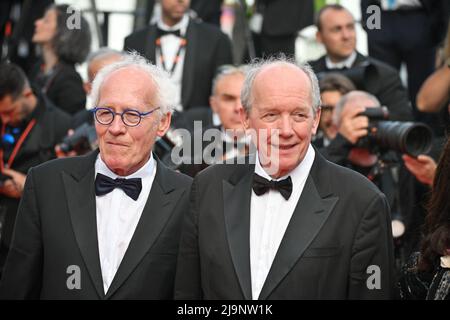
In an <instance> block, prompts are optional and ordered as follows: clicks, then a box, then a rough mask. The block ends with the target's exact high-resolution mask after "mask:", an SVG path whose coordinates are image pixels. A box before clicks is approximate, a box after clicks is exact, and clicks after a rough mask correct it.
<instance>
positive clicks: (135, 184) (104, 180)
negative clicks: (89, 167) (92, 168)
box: [95, 173, 142, 201]
mask: <svg viewBox="0 0 450 320" xmlns="http://www.w3.org/2000/svg"><path fill="white" fill-rule="evenodd" d="M115 188H120V189H122V190H123V191H124V192H125V193H126V195H127V196H129V197H130V198H131V199H133V200H134V201H136V200H137V199H138V198H139V194H140V193H141V190H142V182H141V178H132V179H124V178H116V179H112V178H110V177H108V176H105V175H103V174H101V173H97V177H96V178H95V194H96V195H97V196H103V195H105V194H107V193H110V192H111V191H113V190H114V189H115Z"/></svg>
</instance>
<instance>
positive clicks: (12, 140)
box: [0, 63, 71, 268]
mask: <svg viewBox="0 0 450 320" xmlns="http://www.w3.org/2000/svg"><path fill="white" fill-rule="evenodd" d="M70 122H71V118H70V116H69V115H68V114H66V113H65V112H63V111H62V110H60V109H58V108H56V107H55V106H53V105H51V104H50V102H49V101H48V100H47V99H45V98H44V97H43V96H41V95H39V94H37V93H35V92H34V91H33V90H32V89H31V88H30V85H29V83H28V80H27V78H26V76H25V74H24V72H23V71H22V69H20V68H19V67H18V66H17V65H15V64H12V63H1V64H0V125H1V138H2V140H1V145H0V155H1V156H0V159H1V161H0V168H1V173H2V174H3V176H4V178H5V180H4V182H3V184H2V186H1V187H0V208H1V211H0V213H2V214H3V218H4V222H3V228H2V230H1V239H0V240H1V242H0V268H3V264H4V262H5V258H6V255H7V253H8V250H9V244H10V240H11V235H12V230H13V226H14V222H15V218H16V211H17V208H18V205H19V201H20V198H21V196H22V191H23V187H24V184H25V179H26V174H27V172H28V169H29V168H31V167H34V166H36V165H38V164H41V163H43V162H45V161H47V160H50V159H53V158H55V157H56V155H55V152H54V150H53V149H54V146H55V145H56V143H57V142H59V141H60V140H61V139H62V137H64V135H65V134H66V132H67V129H68V128H69V127H70ZM8 176H9V177H8Z"/></svg>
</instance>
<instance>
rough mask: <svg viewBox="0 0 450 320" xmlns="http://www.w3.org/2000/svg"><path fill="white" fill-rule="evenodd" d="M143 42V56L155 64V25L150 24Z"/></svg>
mask: <svg viewBox="0 0 450 320" xmlns="http://www.w3.org/2000/svg"><path fill="white" fill-rule="evenodd" d="M145 43H146V46H145V56H146V57H147V59H148V60H150V61H151V62H153V63H154V64H156V25H152V26H150V28H149V30H148V33H147V39H145Z"/></svg>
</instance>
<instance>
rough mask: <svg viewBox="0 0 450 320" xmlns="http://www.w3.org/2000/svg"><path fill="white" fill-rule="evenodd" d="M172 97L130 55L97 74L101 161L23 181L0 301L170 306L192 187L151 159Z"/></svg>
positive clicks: (60, 165) (157, 73)
mask: <svg viewBox="0 0 450 320" xmlns="http://www.w3.org/2000/svg"><path fill="white" fill-rule="evenodd" d="M171 92H172V87H171V84H170V81H169V79H168V77H167V75H166V74H165V73H164V72H163V71H161V70H159V69H158V68H157V67H155V66H153V65H151V64H149V63H148V62H147V61H146V60H145V59H144V58H142V57H140V56H138V55H135V54H131V55H127V56H125V57H124V59H122V60H120V61H119V62H116V63H114V64H111V65H109V66H107V67H105V68H103V69H102V70H101V71H100V72H99V73H98V75H97V77H96V79H95V80H94V83H93V92H92V95H93V101H94V102H96V105H97V107H96V108H94V109H93V110H94V111H93V112H94V115H95V119H96V123H95V128H96V132H97V136H98V140H99V151H98V150H97V151H94V152H92V153H90V154H88V155H86V156H82V157H74V158H67V159H59V160H56V161H54V162H50V163H47V164H44V165H42V166H39V167H36V168H33V169H31V170H30V171H29V173H28V177H27V182H26V185H25V190H24V196H23V198H22V202H21V205H20V208H19V212H18V217H17V222H16V227H15V236H14V238H13V241H12V246H11V250H10V254H9V256H8V260H7V262H6V267H5V271H4V274H3V278H2V282H1V283H0V298H6V299H39V298H41V299H171V298H172V296H173V283H174V277H175V265H176V258H177V252H178V242H179V237H180V231H181V221H182V217H183V216H184V214H185V211H186V210H187V208H188V191H189V189H190V185H191V179H190V178H189V177H187V176H184V175H182V174H180V173H176V172H174V171H171V170H170V169H168V168H166V167H165V166H164V165H163V164H162V163H161V162H160V161H159V159H157V158H156V156H153V155H152V147H153V144H154V143H155V140H156V138H157V137H158V136H159V137H161V136H163V135H164V134H165V132H166V131H167V129H168V127H169V125H170V119H171V106H173V104H172V102H171V97H172V95H171Z"/></svg>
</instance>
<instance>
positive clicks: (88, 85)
mask: <svg viewBox="0 0 450 320" xmlns="http://www.w3.org/2000/svg"><path fill="white" fill-rule="evenodd" d="M83 89H84V92H86V95H90V94H91V90H92V84H91V83H90V82H84V83H83Z"/></svg>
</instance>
